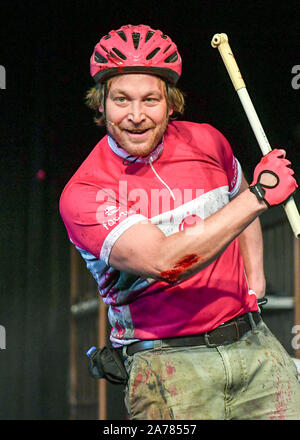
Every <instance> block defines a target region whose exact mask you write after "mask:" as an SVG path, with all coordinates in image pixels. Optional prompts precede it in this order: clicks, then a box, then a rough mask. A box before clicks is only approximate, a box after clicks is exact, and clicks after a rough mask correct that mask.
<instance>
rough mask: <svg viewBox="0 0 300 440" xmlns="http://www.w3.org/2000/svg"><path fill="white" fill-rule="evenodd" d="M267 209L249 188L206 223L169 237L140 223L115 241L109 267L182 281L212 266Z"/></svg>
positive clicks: (171, 280)
mask: <svg viewBox="0 0 300 440" xmlns="http://www.w3.org/2000/svg"><path fill="white" fill-rule="evenodd" d="M266 209H267V206H266V204H265V203H264V202H263V201H258V199H257V198H256V196H255V195H254V194H253V193H251V191H250V190H249V189H247V190H245V191H243V192H242V193H241V194H239V195H238V196H237V197H236V198H235V199H234V200H232V201H231V202H230V203H228V204H227V205H226V206H224V207H223V208H221V209H220V210H219V211H217V212H216V213H214V214H213V215H211V216H210V217H208V218H207V219H206V220H204V222H203V224H202V223H198V224H196V225H194V226H192V227H191V228H188V229H187V230H184V231H180V232H177V233H175V234H172V235H170V236H168V237H166V236H165V235H164V234H163V232H161V231H160V229H159V228H158V227H157V226H155V225H153V224H151V223H147V224H143V223H138V224H136V225H134V226H132V227H131V228H129V229H128V230H127V231H125V232H124V233H123V234H122V235H121V236H120V237H119V238H118V240H117V241H116V242H115V244H114V246H113V248H112V251H111V254H110V258H109V264H110V265H111V266H113V267H115V268H116V269H118V270H121V271H125V272H129V273H135V274H139V275H141V276H144V277H146V278H149V277H150V278H153V279H157V280H163V281H166V282H171V283H174V282H178V281H182V280H183V279H185V278H188V277H189V276H191V275H193V274H194V273H196V272H199V271H200V270H202V269H204V268H205V267H207V266H208V265H209V264H210V263H212V262H213V261H214V260H215V259H216V258H217V257H218V256H219V255H220V254H221V253H222V252H223V251H224V249H225V248H226V247H227V246H228V245H229V244H230V243H231V242H232V240H234V239H235V238H236V237H237V236H238V235H239V234H240V233H241V232H242V231H243V230H244V229H245V228H246V227H247V226H248V225H249V224H250V223H252V222H253V221H254V220H255V219H256V218H257V217H258V216H259V215H260V214H261V213H263V212H264V211H265V210H266Z"/></svg>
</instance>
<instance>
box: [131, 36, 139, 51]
mask: <svg viewBox="0 0 300 440" xmlns="http://www.w3.org/2000/svg"><path fill="white" fill-rule="evenodd" d="M140 38H141V34H140V33H139V32H133V33H132V41H133V45H134V48H135V49H138V47H139V44H140Z"/></svg>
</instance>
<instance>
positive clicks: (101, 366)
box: [88, 346, 128, 385]
mask: <svg viewBox="0 0 300 440" xmlns="http://www.w3.org/2000/svg"><path fill="white" fill-rule="evenodd" d="M88 356H89V373H90V375H91V376H92V377H93V378H94V379H102V378H104V379H106V380H108V381H109V382H110V383H112V384H114V385H118V384H125V383H126V382H127V379H128V374H127V371H126V369H125V367H124V364H123V361H122V359H121V357H120V355H119V353H118V352H117V351H116V350H115V349H114V348H110V347H106V346H105V347H102V348H95V347H93V351H92V349H90V350H89V352H88Z"/></svg>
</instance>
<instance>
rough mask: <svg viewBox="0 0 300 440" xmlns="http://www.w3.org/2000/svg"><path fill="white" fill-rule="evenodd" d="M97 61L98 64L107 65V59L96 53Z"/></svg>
mask: <svg viewBox="0 0 300 440" xmlns="http://www.w3.org/2000/svg"><path fill="white" fill-rule="evenodd" d="M95 61H96V63H107V62H108V61H107V59H106V58H104V56H102V55H101V54H100V53H99V52H96V53H95Z"/></svg>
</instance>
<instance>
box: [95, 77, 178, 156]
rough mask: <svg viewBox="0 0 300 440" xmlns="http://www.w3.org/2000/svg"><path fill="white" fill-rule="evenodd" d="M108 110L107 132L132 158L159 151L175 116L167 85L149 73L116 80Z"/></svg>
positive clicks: (108, 96) (111, 90)
mask: <svg viewBox="0 0 300 440" xmlns="http://www.w3.org/2000/svg"><path fill="white" fill-rule="evenodd" d="M101 110H103V109H101ZM105 110H106V121H107V122H106V124H107V130H108V132H109V133H110V134H111V135H112V137H113V138H114V139H115V141H116V142H117V143H118V144H119V145H120V146H121V147H122V148H124V150H126V151H127V152H128V153H129V154H130V155H132V156H147V155H148V154H150V153H151V152H152V151H153V150H154V149H155V148H156V146H157V144H158V143H159V141H160V140H161V139H162V137H163V134H164V132H165V130H166V128H167V125H168V118H169V116H170V115H171V114H172V113H173V109H168V105H167V100H166V92H165V84H164V82H163V81H162V80H161V79H160V78H158V77H156V76H154V75H148V74H126V75H119V76H116V77H115V78H113V79H112V81H111V84H110V87H109V90H108V94H107V98H106V109H105Z"/></svg>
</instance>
